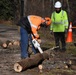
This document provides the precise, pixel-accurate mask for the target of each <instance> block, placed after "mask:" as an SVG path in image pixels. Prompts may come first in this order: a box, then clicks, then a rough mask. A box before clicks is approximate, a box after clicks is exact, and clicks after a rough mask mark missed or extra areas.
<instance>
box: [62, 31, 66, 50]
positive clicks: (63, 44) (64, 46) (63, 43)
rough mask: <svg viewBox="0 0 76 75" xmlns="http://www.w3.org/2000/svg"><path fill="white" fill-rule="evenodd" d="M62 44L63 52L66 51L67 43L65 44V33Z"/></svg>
mask: <svg viewBox="0 0 76 75" xmlns="http://www.w3.org/2000/svg"><path fill="white" fill-rule="evenodd" d="M61 44H62V49H61V50H62V51H66V42H65V32H62V33H61Z"/></svg>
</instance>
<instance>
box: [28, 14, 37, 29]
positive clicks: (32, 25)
mask: <svg viewBox="0 0 76 75" xmlns="http://www.w3.org/2000/svg"><path fill="white" fill-rule="evenodd" d="M28 20H29V22H30V25H31V27H34V28H36V29H37V26H35V25H34V24H32V22H31V21H30V16H28Z"/></svg>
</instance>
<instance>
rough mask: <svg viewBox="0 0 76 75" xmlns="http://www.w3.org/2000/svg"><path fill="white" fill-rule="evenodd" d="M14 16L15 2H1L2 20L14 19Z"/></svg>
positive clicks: (0, 14)
mask: <svg viewBox="0 0 76 75" xmlns="http://www.w3.org/2000/svg"><path fill="white" fill-rule="evenodd" d="M13 15H14V13H13V0H0V19H5V20H8V19H12V18H13V17H12V16H13Z"/></svg>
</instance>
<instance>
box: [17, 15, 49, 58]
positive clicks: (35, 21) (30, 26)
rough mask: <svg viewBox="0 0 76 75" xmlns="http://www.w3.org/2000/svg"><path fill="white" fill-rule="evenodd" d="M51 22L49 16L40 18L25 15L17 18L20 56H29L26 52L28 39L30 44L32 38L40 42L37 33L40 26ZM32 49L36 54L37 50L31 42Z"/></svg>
mask: <svg viewBox="0 0 76 75" xmlns="http://www.w3.org/2000/svg"><path fill="white" fill-rule="evenodd" d="M50 24H51V19H50V18H49V17H45V18H42V17H40V16H36V15H29V16H26V17H23V18H21V19H20V20H19V22H18V25H19V26H20V35H21V39H20V41H21V44H20V47H21V58H22V59H24V58H27V57H29V54H28V46H29V40H30V42H31V44H32V40H33V39H36V40H37V41H38V42H40V36H39V34H38V30H39V29H40V27H41V26H42V27H46V26H49V25H50ZM32 50H33V52H34V53H35V54H36V53H37V52H38V50H37V49H36V48H35V47H34V45H33V44H32Z"/></svg>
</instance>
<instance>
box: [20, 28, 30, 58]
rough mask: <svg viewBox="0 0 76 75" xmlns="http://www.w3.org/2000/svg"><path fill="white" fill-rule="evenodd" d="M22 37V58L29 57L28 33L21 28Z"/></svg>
mask: <svg viewBox="0 0 76 75" xmlns="http://www.w3.org/2000/svg"><path fill="white" fill-rule="evenodd" d="M20 35H21V40H20V41H21V44H20V47H21V58H26V57H28V43H29V42H28V39H29V38H28V33H27V31H26V30H25V29H24V28H22V27H21V28H20Z"/></svg>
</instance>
